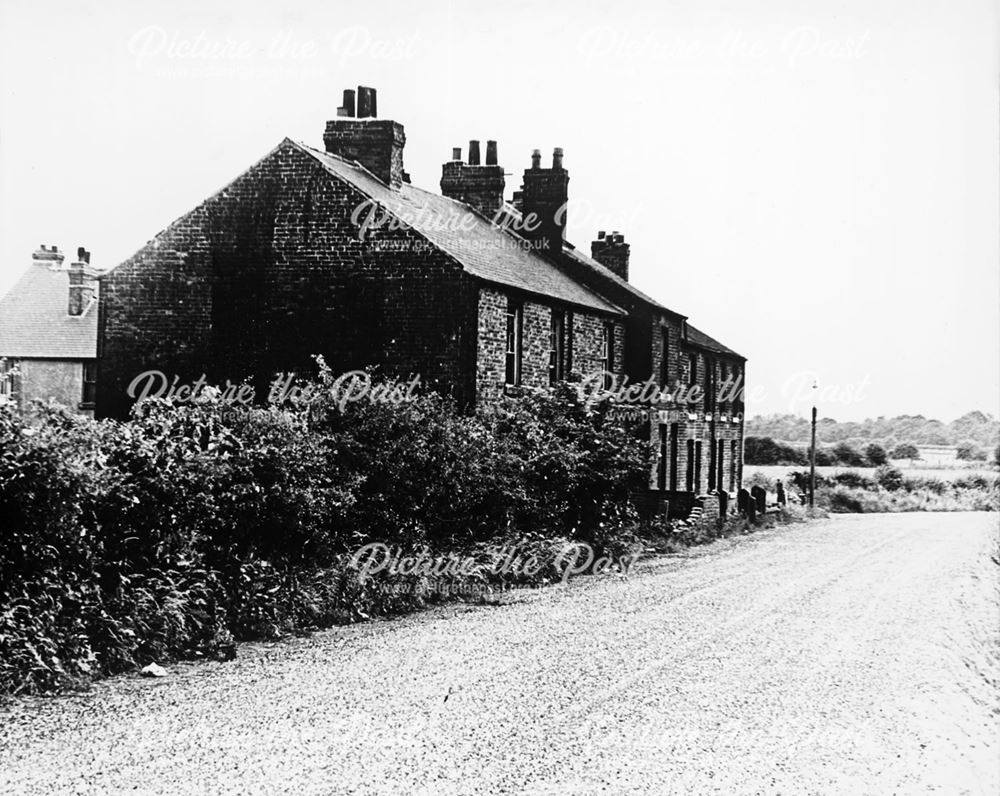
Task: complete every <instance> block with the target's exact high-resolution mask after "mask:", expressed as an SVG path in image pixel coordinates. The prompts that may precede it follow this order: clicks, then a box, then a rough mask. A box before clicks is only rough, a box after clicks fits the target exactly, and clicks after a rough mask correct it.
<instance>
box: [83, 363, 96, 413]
mask: <svg viewBox="0 0 1000 796" xmlns="http://www.w3.org/2000/svg"><path fill="white" fill-rule="evenodd" d="M88 376H89V378H88ZM96 403H97V360H96V359H85V360H83V362H81V363H80V408H81V409H93V408H94V405H95V404H96Z"/></svg>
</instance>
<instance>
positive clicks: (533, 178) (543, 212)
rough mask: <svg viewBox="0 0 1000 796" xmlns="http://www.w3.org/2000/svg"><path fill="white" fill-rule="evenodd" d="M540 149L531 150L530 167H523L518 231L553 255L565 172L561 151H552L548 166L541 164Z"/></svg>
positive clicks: (558, 243) (557, 250) (562, 219)
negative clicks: (549, 165) (520, 217)
mask: <svg viewBox="0 0 1000 796" xmlns="http://www.w3.org/2000/svg"><path fill="white" fill-rule="evenodd" d="M541 159H542V153H541V152H540V151H539V150H537V149H536V150H534V151H533V152H532V153H531V168H530V169H525V171H524V182H523V184H522V186H521V214H522V216H523V218H524V227H523V228H522V230H521V234H522V235H523V236H524V237H525V238H528V239H529V240H531V241H532V243H533V244H534V245H535V247H536V248H537V249H538V250H539V251H543V252H547V253H549V254H550V255H552V256H554V257H556V256H559V255H561V254H562V246H563V239H564V237H565V234H566V210H567V207H566V205H567V202H568V201H569V172H568V171H566V169H564V168H563V151H562V148H561V147H557V148H556V149H554V150H553V152H552V168H551V169H543V168H542V167H541Z"/></svg>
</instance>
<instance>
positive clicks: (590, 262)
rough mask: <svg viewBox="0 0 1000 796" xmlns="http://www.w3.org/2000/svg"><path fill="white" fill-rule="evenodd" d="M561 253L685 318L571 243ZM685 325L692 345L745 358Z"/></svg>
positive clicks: (510, 210) (509, 209) (513, 213)
mask: <svg viewBox="0 0 1000 796" xmlns="http://www.w3.org/2000/svg"><path fill="white" fill-rule="evenodd" d="M504 210H505V212H506V213H507V215H508V216H510V217H511V218H514V219H520V218H521V213H520V211H519V210H518V209H517V208H516V207H514V206H513V205H511V204H510V203H506V202H505V203H504ZM563 255H564V256H566V257H569V258H571V259H572V260H573V261H574V262H576V263H578V264H579V265H581V266H583V267H585V268H589V269H590V270H591V271H593V272H595V273H597V274H599V275H600V276H601V277H602V278H603V279H605V280H607V281H608V282H612V283H614V284H616V285H618V286H619V287H620V288H622V289H624V290H626V291H628V292H629V293H631V294H632V295H633V296H635V297H636V298H637V299H639V300H640V301H643V302H645V303H646V304H648V305H650V306H651V307H653V308H654V309H657V310H660V311H661V312H668V313H670V314H671V315H675V316H677V317H678V318H684V319H685V320H686V319H687V316H686V315H683V314H681V313H679V312H677V311H675V310H672V309H670V308H669V307H665V306H663V305H662V304H660V302H658V301H657V300H656V299H654V298H652V297H650V296H647V295H646V294H645V293H643V292H642V291H641V290H639V289H638V288H637V287H635V286H634V285H632V284H631V283H630V282H628V281H627V280H625V279H622V278H621V277H620V276H618V274H616V273H615V272H614V271H612V270H611V269H610V268H608V267H607V266H606V265H604V264H603V263H600V262H598V261H597V260H595V259H594V258H593V257H590V256H588V255H587V254H584V253H583V252H582V251H580V250H579V249H577V248H576V247H575V246H574V245H573V244H572V243H569V242H566V243H564V244H563ZM686 326H687V342H689V343H691V344H692V345H695V346H698V347H700V348H705V349H708V350H709V351H714V352H716V353H719V354H725V355H728V356H732V357H737V358H739V359H743V360H745V359H746V357H745V356H743V355H742V354H739V353H737V352H736V351H733V349H731V348H729V347H728V346H726V345H723V344H722V343H720V342H719V341H718V340H716V339H715V338H713V337H710V336H709V335H707V334H705V333H704V332H703V331H701V330H700V329H696V328H695V327H694V326H692V325H691V324H690V323H688V324H686Z"/></svg>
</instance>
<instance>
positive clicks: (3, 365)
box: [0, 357, 17, 401]
mask: <svg viewBox="0 0 1000 796" xmlns="http://www.w3.org/2000/svg"><path fill="white" fill-rule="evenodd" d="M16 372H17V361H16V360H13V359H7V358H6V357H0V395H2V396H4V397H5V398H7V399H9V400H11V401H13V400H14V377H15V376H16Z"/></svg>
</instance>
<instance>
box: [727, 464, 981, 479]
mask: <svg viewBox="0 0 1000 796" xmlns="http://www.w3.org/2000/svg"><path fill="white" fill-rule="evenodd" d="M890 464H891V465H892V466H893V467H897V468H899V469H900V470H902V471H903V475H904V476H906V477H907V478H938V479H940V480H942V481H954V480H955V479H956V478H965V477H968V476H972V475H984V476H986V477H987V478H995V477H996V476H997V475H1000V472H998V471H997V468H996V467H992V468H991V467H990V466H989V465H987V464H985V463H979V464H977V465H975V466H972V467H933V466H930V465H923V466H921V464H920V463H919V462H914V463H912V464H911V463H910V461H909V460H908V459H904V460H898V461H891V462H890ZM808 469H809V465H808V464H805V465H776V464H775V465H770V464H769V465H763V464H747V465H744V467H743V478H744V480H748V479H750V478H753V475H754V473H760V474H762V475H763V476H764V477H765V478H770V479H772V480H773V479H778V478H785V477H787V476H788V474H789V473H790V472H792V471H793V470H808ZM848 471H850V472H854V473H860V474H862V475H865V476H868V477H871V476H872V475H873V474H874V473H875V468H874V467H845V466H843V465H836V466H833V467H817V468H816V475H824V476H832V475H837V473H845V472H848Z"/></svg>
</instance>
